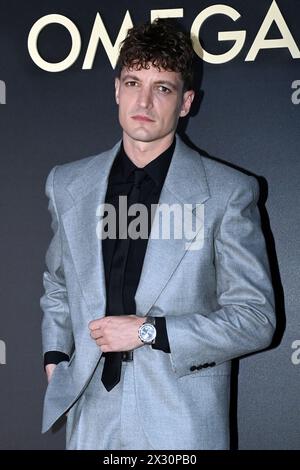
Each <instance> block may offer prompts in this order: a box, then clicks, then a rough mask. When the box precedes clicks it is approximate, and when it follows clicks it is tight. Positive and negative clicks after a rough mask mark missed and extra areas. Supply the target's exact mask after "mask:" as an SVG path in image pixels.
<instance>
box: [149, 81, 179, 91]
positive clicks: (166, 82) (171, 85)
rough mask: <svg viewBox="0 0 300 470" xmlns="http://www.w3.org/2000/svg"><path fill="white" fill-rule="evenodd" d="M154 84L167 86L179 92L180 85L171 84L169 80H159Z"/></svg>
mask: <svg viewBox="0 0 300 470" xmlns="http://www.w3.org/2000/svg"><path fill="white" fill-rule="evenodd" d="M154 83H155V85H163V86H164V85H166V86H168V87H170V88H173V90H178V85H177V83H175V82H170V81H169V80H164V79H162V80H157V81H156V82H154Z"/></svg>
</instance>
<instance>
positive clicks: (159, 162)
mask: <svg viewBox="0 0 300 470" xmlns="http://www.w3.org/2000/svg"><path fill="white" fill-rule="evenodd" d="M174 148H175V139H174V141H173V143H172V145H171V146H170V147H169V148H168V149H167V150H165V151H164V152H163V153H162V154H161V155H159V156H158V157H157V158H155V159H154V160H152V161H151V162H150V163H148V164H147V165H146V166H144V167H143V170H144V172H145V173H146V175H145V177H144V179H143V181H142V183H141V187H140V203H142V204H144V205H145V206H146V208H147V211H148V236H149V233H150V230H151V224H152V220H151V205H152V204H158V201H159V197H160V193H161V190H162V187H163V184H164V181H165V178H166V175H167V172H168V169H169V166H170V163H171V159H172V156H173V153H174ZM135 169H137V166H136V165H135V164H134V163H133V162H132V161H131V160H130V158H129V157H128V156H127V155H126V153H125V150H124V148H123V145H121V148H120V151H119V152H118V154H117V156H116V158H115V160H114V162H113V165H112V168H111V171H110V175H109V180H108V186H107V192H106V197H105V203H109V204H111V205H113V206H114V208H115V210H116V219H117V220H118V218H119V196H126V195H127V194H128V193H129V191H130V189H131V187H132V185H133V172H134V170H135ZM152 215H153V214H152ZM119 242H120V241H119ZM147 244H148V238H137V239H131V240H130V245H129V252H128V258H127V263H126V268H125V271H124V276H123V281H122V285H121V286H120V289H119V290H118V292H116V293H115V295H117V296H120V297H119V299H120V301H119V302H118V303H119V304H120V305H122V306H123V309H122V312H117V313H116V312H113V313H114V314H120V315H122V314H123V315H132V314H135V313H136V305H135V300H134V296H135V293H136V289H137V286H138V283H139V280H140V275H141V271H142V267H143V262H144V257H145V253H146V248H147ZM114 246H115V240H114V239H113V238H105V239H103V240H102V253H103V263H104V272H105V284H106V292H108V289H109V277H110V269H111V263H112V259H113V254H114ZM124 247H125V244H124ZM106 314H107V315H109V314H110V309H109V296H107V306H106ZM156 330H157V336H156V339H155V344H153V345H152V348H153V349H160V350H162V351H164V352H166V353H169V352H170V346H169V341H168V335H167V329H166V321H165V318H164V317H156ZM64 360H69V356H68V355H67V354H65V353H62V352H60V351H49V352H46V354H45V356H44V365H47V364H50V363H52V364H58V363H59V362H61V361H64Z"/></svg>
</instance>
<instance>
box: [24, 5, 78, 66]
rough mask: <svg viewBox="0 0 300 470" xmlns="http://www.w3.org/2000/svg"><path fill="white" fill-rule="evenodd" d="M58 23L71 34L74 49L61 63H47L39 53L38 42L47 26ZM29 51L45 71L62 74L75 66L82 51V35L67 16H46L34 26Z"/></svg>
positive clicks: (30, 36) (30, 33) (28, 44)
mask: <svg viewBox="0 0 300 470" xmlns="http://www.w3.org/2000/svg"><path fill="white" fill-rule="evenodd" d="M53 23H58V24H61V25H62V26H64V27H65V28H66V29H67V30H68V31H69V33H70V35H71V39H72V47H71V51H70V52H69V55H68V56H67V57H66V58H65V59H64V60H62V61H60V62H55V63H53V62H47V61H46V60H44V59H43V58H42V57H41V56H40V53H39V51H38V47H37V42H38V38H39V34H40V32H41V30H42V29H43V28H45V26H48V25H49V24H53ZM27 46H28V51H29V54H30V57H31V58H32V60H33V62H34V63H35V64H36V65H37V66H38V67H40V68H41V69H43V70H46V71H47V72H62V71H63V70H66V69H68V68H69V67H71V65H73V64H74V62H75V61H76V59H77V57H78V56H79V53H80V49H81V38H80V33H79V31H78V29H77V27H76V26H75V24H74V23H73V22H72V21H71V20H69V18H67V17H66V16H63V15H56V14H53V15H46V16H43V17H42V18H40V19H39V20H37V21H36V22H35V23H34V25H33V26H32V28H31V30H30V32H29V35H28V41H27Z"/></svg>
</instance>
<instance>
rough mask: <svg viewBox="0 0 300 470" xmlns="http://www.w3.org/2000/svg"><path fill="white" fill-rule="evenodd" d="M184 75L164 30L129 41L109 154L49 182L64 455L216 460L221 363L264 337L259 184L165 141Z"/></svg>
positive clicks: (53, 393)
mask: <svg viewBox="0 0 300 470" xmlns="http://www.w3.org/2000/svg"><path fill="white" fill-rule="evenodd" d="M192 67H193V49H192V43H191V40H190V38H189V36H188V35H187V34H186V33H183V32H182V31H181V30H180V29H178V27H177V26H175V25H174V22H173V21H172V20H171V21H170V20H157V21H155V22H154V23H152V24H150V23H147V24H145V25H141V26H137V27H134V28H133V29H131V30H130V31H129V33H128V35H127V37H126V39H125V41H124V42H123V45H122V48H121V52H120V57H119V74H118V77H117V78H116V81H115V90H116V91H115V94H116V102H117V104H118V107H119V121H120V124H121V127H122V129H123V139H122V141H121V142H118V143H117V144H116V145H115V146H114V147H113V148H112V149H111V150H109V151H107V152H104V153H101V154H100V155H96V156H92V157H89V158H86V159H83V160H80V161H77V162H73V163H70V164H65V165H61V166H58V167H55V168H54V169H53V170H52V171H51V173H50V174H49V176H48V179H47V183H46V193H47V196H48V197H49V210H50V212H51V215H52V228H53V232H54V236H53V239H52V241H51V244H50V246H49V249H48V252H47V255H46V263H47V271H46V272H45V273H44V286H45V294H44V296H43V297H42V299H41V306H42V309H43V311H44V316H43V324H42V333H43V348H44V357H45V368H46V372H47V375H48V380H49V384H48V388H47V392H46V396H45V403H44V418H43V432H45V431H47V430H48V429H49V428H50V427H51V426H52V425H53V423H54V422H55V421H56V420H57V419H58V418H59V417H61V416H63V415H64V414H66V415H67V448H68V449H106V450H107V449H147V450H148V449H228V448H229V395H230V387H229V386H230V369H231V360H232V359H233V358H236V357H239V356H242V355H245V354H248V353H250V352H253V351H257V350H260V349H263V348H266V347H267V346H268V345H269V344H270V342H271V339H272V336H273V332H274V328H275V316H274V299H273V291H272V286H271V282H270V273H269V266H268V261H267V255H266V247H265V241H264V237H263V235H262V231H261V224H260V216H259V212H258V208H257V199H258V184H257V181H256V180H255V178H253V177H250V176H246V175H245V174H243V173H241V172H238V171H236V170H234V169H232V168H229V167H228V166H226V165H224V164H221V163H219V162H216V161H214V160H212V159H209V158H207V157H204V156H201V155H199V154H198V153H196V152H195V151H193V150H191V149H190V148H189V147H187V146H186V145H185V144H184V143H183V142H182V141H181V139H180V138H179V136H178V135H175V133H176V128H177V123H178V119H179V118H180V117H183V116H186V115H187V114H188V113H189V111H190V107H191V104H192V101H193V98H194V91H193V86H192ZM122 198H123V199H122ZM124 199H125V200H126V199H127V202H128V203H129V204H128V212H127V211H125V209H124V207H125V206H124V205H122V204H123V203H124ZM120 200H121V202H120ZM105 203H106V204H105ZM121 203H122V204H121ZM135 204H138V206H139V208H140V209H141V207H140V206H141V204H142V205H143V207H144V208H145V209H146V213H147V216H146V217H144V218H140V219H139V223H137V219H138V216H137V213H138V212H136V211H135V212H134V211H133V212H132V210H131V212H130V208H131V209H133V208H134V207H135V208H136V207H137V206H134V205H135ZM153 206H154V208H155V209H156V210H154V212H153V214H151V217H149V210H150V208H151V209H152V207H153ZM175 209H176V210H175ZM125 212H126V224H125V225H124V223H123V222H124V220H122V217H123V219H124V214H125ZM141 212H143V211H142V210H141ZM170 212H172V213H173V219H172V221H173V223H170V224H169V226H168V228H169V230H168V231H167V232H168V233H167V236H163V233H162V232H163V231H161V230H160V228H161V226H160V224H161V222H162V221H163V222H165V221H166V219H168V215H170ZM112 215H115V216H116V217H115V218H113V217H112ZM134 215H135V216H136V218H134V217H133V216H134ZM152 215H153V216H152ZM183 216H184V221H183V223H182V217H183ZM186 220H188V221H190V222H191V223H192V226H193V227H195V226H196V228H195V229H192V228H191V226H190V228H189V230H181V229H182V227H183V228H186V227H187V226H188V223H187V222H186ZM113 221H114V222H116V221H117V222H116V230H115V231H114V230H110V229H111V226H110V227H109V225H113ZM147 222H148V225H147ZM142 225H146V226H147V230H146V232H147V234H146V236H143V237H142V236H140V237H137V236H136V234H137V233H141V232H142V229H143V228H144V227H142ZM124 227H125V229H126V236H124ZM179 232H180V235H179V236H178V233H179ZM107 233H109V234H110V235H111V234H113V235H112V236H110V235H109V236H108V235H107ZM157 235H158V236H157Z"/></svg>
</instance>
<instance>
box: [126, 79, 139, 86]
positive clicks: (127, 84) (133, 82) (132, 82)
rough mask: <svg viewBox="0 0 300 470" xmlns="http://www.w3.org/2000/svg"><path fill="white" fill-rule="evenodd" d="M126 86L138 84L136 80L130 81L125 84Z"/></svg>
mask: <svg viewBox="0 0 300 470" xmlns="http://www.w3.org/2000/svg"><path fill="white" fill-rule="evenodd" d="M125 85H126V86H130V87H131V86H136V85H137V82H135V81H134V80H130V81H128V82H125Z"/></svg>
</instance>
